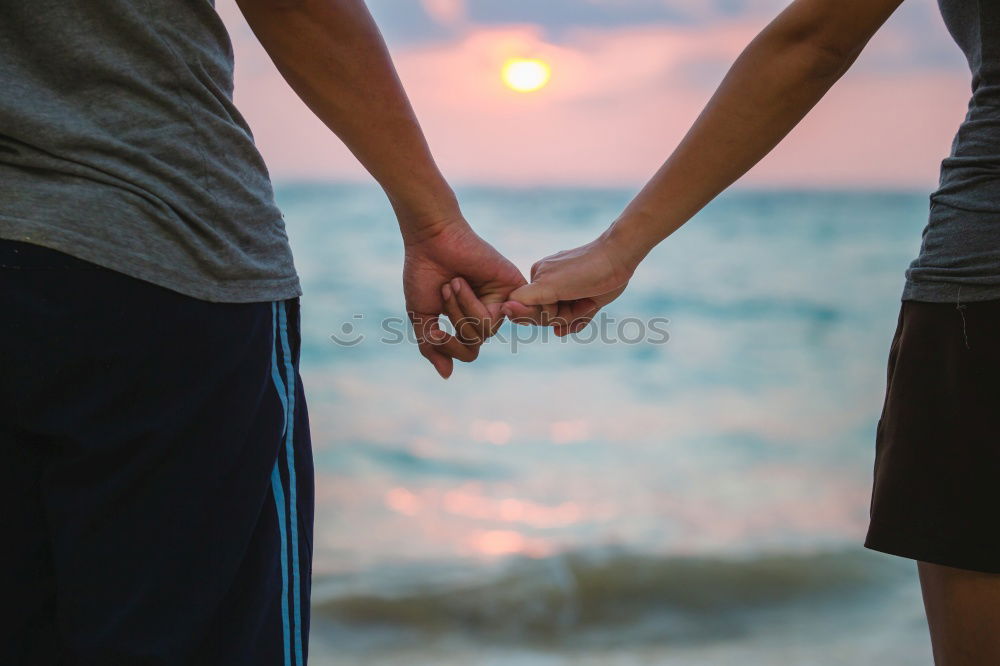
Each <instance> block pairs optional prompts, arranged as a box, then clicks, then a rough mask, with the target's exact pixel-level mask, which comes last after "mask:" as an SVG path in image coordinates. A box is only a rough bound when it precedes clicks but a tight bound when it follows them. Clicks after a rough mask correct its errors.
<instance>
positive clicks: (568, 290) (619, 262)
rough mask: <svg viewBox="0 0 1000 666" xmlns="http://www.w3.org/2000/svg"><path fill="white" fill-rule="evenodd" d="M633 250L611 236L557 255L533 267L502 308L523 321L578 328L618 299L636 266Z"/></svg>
mask: <svg viewBox="0 0 1000 666" xmlns="http://www.w3.org/2000/svg"><path fill="white" fill-rule="evenodd" d="M630 257H632V253H629V252H626V251H624V248H619V247H618V245H616V243H615V242H614V241H613V240H612V239H611V238H610V237H609V236H608V235H604V236H602V237H600V238H598V239H597V240H595V241H593V242H591V243H588V244H586V245H583V246H581V247H578V248H575V249H573V250H565V251H563V252H558V253H556V254H553V255H551V256H549V257H546V258H545V259H542V260H541V261H539V262H537V263H536V264H535V265H534V266H532V267H531V284H530V285H525V286H523V287H521V288H520V289H518V290H517V291H515V292H514V293H512V294H511V295H510V299H509V300H508V301H507V302H506V303H504V305H503V308H502V309H501V311H502V312H503V313H504V314H505V315H507V316H508V317H510V318H511V320H512V321H514V322H517V323H522V324H539V325H542V326H553V327H554V328H555V333H556V335H560V336H562V335H567V334H569V333H575V332H577V331H579V330H580V329H582V328H583V327H584V326H586V325H587V324H588V323H590V320H591V319H593V318H594V315H596V314H597V312H598V311H599V310H600V309H601V308H602V307H604V306H605V305H607V304H608V303H610V302H611V301H613V300H615V299H616V298H618V296H620V295H621V293H622V292H623V291H625V287H626V286H627V285H628V282H629V280H630V279H631V278H632V273H633V272H634V271H635V267H636V266H635V263H634V262H633V260H632V259H631V258H630Z"/></svg>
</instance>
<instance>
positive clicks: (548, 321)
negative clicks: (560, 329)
mask: <svg viewBox="0 0 1000 666" xmlns="http://www.w3.org/2000/svg"><path fill="white" fill-rule="evenodd" d="M540 307H541V309H542V313H541V318H542V326H559V325H560V323H561V322H560V320H559V309H560V307H559V303H542V304H541V305H540Z"/></svg>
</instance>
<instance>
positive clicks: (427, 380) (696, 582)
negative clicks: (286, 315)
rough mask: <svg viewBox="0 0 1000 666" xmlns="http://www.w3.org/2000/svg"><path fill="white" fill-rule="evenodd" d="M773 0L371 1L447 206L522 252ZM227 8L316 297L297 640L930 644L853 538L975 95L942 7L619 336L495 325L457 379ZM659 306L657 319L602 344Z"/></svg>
mask: <svg viewBox="0 0 1000 666" xmlns="http://www.w3.org/2000/svg"><path fill="white" fill-rule="evenodd" d="M784 4H785V3H784V2H781V1H780V0H546V1H545V2H538V1H537V0H464V1H463V0H422V1H418V0H370V2H369V5H370V6H371V8H372V10H373V13H374V14H375V15H376V18H377V20H378V21H379V24H380V26H381V27H382V29H383V31H384V32H385V35H386V39H387V41H388V43H389V46H390V49H391V50H392V51H393V54H394V57H395V58H396V61H397V65H398V67H399V70H400V74H401V76H402V78H403V81H404V83H405V84H406V86H407V88H408V90H409V92H410V94H411V96H412V98H413V102H414V105H415V107H416V109H417V112H418V114H419V115H420V117H421V120H422V122H423V124H424V126H425V129H426V132H427V134H428V138H429V140H430V142H431V145H432V147H433V148H434V150H435V154H436V155H437V157H438V159H439V162H440V164H441V166H442V168H443V169H444V171H445V173H446V174H447V175H448V176H449V177H450V178H451V179H452V180H453V182H454V184H455V185H456V187H457V189H458V191H459V195H460V197H461V199H462V202H463V207H464V210H465V213H466V215H467V216H468V218H469V219H470V220H471V222H472V224H473V225H474V226H475V228H476V229H477V230H478V231H479V232H480V233H481V234H482V235H483V236H485V237H486V238H487V239H489V240H490V241H491V242H493V243H494V244H495V245H496V246H497V247H498V248H499V249H500V250H501V251H503V252H505V253H506V254H508V256H509V257H510V258H511V259H512V260H513V261H515V263H517V264H518V265H519V266H520V267H521V268H522V269H524V270H527V268H528V267H529V266H530V265H531V263H532V262H533V261H535V260H536V259H538V258H540V257H541V256H543V255H546V254H549V253H551V252H554V251H556V250H560V249H564V248H568V247H572V246H575V245H578V244H580V243H583V242H587V241H589V240H591V239H592V238H593V237H594V236H596V235H597V234H598V233H599V232H600V231H601V230H603V229H604V228H605V227H606V226H607V225H608V224H609V222H610V221H611V220H612V219H614V217H615V216H616V215H617V214H618V213H619V212H620V210H621V209H622V207H623V206H624V205H625V203H626V202H627V201H628V199H629V198H630V196H631V195H632V194H633V193H634V192H635V191H636V190H637V189H638V188H639V186H640V185H641V184H642V182H643V181H644V180H645V178H647V177H648V176H649V175H650V174H651V173H652V172H653V170H655V168H656V167H657V166H658V165H659V163H660V162H662V160H663V159H664V158H665V157H666V156H667V155H668V153H669V152H670V150H671V149H672V148H673V146H674V145H675V144H676V142H677V141H678V140H679V139H680V137H681V136H682V134H683V132H684V131H685V130H686V129H687V127H688V126H689V124H690V122H691V121H692V120H693V119H694V117H695V115H696V114H697V113H698V111H699V110H700V108H701V106H702V105H703V104H704V102H705V101H707V98H708V96H709V95H710V94H711V92H712V90H713V89H714V87H715V86H716V85H717V84H718V82H719V81H720V80H721V78H722V76H723V74H724V73H725V71H726V68H727V66H728V64H729V63H730V62H731V61H732V60H733V59H734V58H735V57H736V55H737V54H738V53H739V51H740V50H741V49H742V48H743V47H744V46H745V45H746V43H747V42H748V41H749V40H750V39H751V38H752V37H753V35H754V34H755V33H756V32H757V31H758V30H759V29H760V28H761V27H763V26H764V25H765V24H766V23H767V21H768V20H770V18H771V17H772V16H773V15H774V14H776V13H777V12H778V11H780V9H781V8H782V7H783V6H784ZM219 10H220V12H221V13H222V14H223V16H224V18H225V19H226V21H227V23H228V25H229V26H230V29H231V31H232V34H233V40H234V47H235V51H236V59H237V87H236V95H237V102H238V104H239V105H240V107H241V109H242V110H243V112H244V114H245V115H246V116H247V119H248V121H249V122H250V125H251V127H252V128H253V129H254V133H255V136H256V139H257V142H258V145H259V146H260V148H261V150H262V152H263V153H264V155H265V157H266V158H267V160H268V163H269V165H270V168H271V171H272V176H273V177H274V179H275V181H276V183H277V197H278V202H279V204H280V205H281V207H282V209H283V211H284V213H285V217H286V220H287V224H288V229H289V235H290V237H291V240H292V244H293V246H294V249H295V251H296V257H297V264H298V268H299V271H300V272H301V275H302V278H303V282H304V287H305V293H306V295H305V297H304V299H303V313H304V319H303V329H304V330H303V336H304V342H303V361H302V367H303V376H304V382H305V384H306V389H307V391H308V392H309V409H310V414H311V418H312V422H313V443H314V447H315V457H316V472H317V483H318V487H317V525H316V534H315V544H314V547H315V562H314V577H315V579H314V609H315V612H314V617H313V632H312V633H313V637H312V648H311V649H312V655H313V658H312V663H314V664H318V665H319V666H324V665H343V666H347V665H351V664H387V665H393V664H400V665H402V664H406V665H407V666H422V665H425V664H426V665H431V664H434V665H439V664H444V665H447V664H470V665H479V664H484V665H485V664H491V665H492V664H496V665H504V666H506V665H518V666H521V665H526V666H531V665H539V666H542V665H545V666H549V665H553V666H555V665H561V664H602V665H603V664H608V665H613V664H623V665H626V664H628V665H631V664H665V665H688V664H712V665H722V664H740V665H741V666H743V665H749V666H753V665H756V664H761V665H763V664H778V663H795V664H799V665H807V664H816V665H828V664H829V665H832V664H838V665H839V664H844V663H856V664H874V663H878V664H880V665H881V666H894V665H903V664H906V665H907V666H913V665H917V666H919V665H921V664H926V665H929V664H930V663H931V659H930V656H929V655H930V651H929V642H928V640H927V638H926V629H925V626H924V623H923V616H922V608H921V605H920V595H919V589H918V587H917V582H916V575H915V571H914V567H913V565H912V563H910V562H906V561H900V560H895V559H893V558H890V557H887V556H882V555H879V554H875V553H870V552H867V551H865V550H864V549H863V548H861V546H860V543H861V541H862V539H863V535H864V531H865V528H866V521H867V511H868V503H869V484H870V478H871V470H872V463H873V458H874V453H873V439H874V430H875V423H876V421H877V419H878V415H879V410H880V408H881V404H882V397H883V391H884V385H885V360H886V356H887V353H888V345H889V341H890V339H891V337H892V333H893V330H894V326H895V323H896V316H897V313H898V302H899V295H900V291H901V288H902V284H903V271H904V270H905V268H906V266H907V265H908V263H909V261H910V260H911V259H912V258H913V257H914V256H915V254H916V252H917V249H918V247H919V242H920V231H921V229H922V227H923V225H924V222H925V220H926V215H927V195H928V194H929V193H930V191H931V190H932V189H933V187H934V185H935V183H936V176H937V169H938V165H939V163H940V160H941V159H942V158H943V157H944V156H945V155H946V154H947V152H948V149H949V145H950V141H951V137H952V135H953V133H954V131H955V129H956V128H957V126H958V123H959V122H960V120H961V118H962V115H963V113H964V109H965V104H966V101H967V97H968V89H969V84H968V74H967V70H966V69H965V64H964V61H963V60H962V56H961V54H960V53H959V51H958V50H957V48H956V47H955V46H954V45H953V44H952V43H951V41H950V38H949V36H948V35H947V32H946V30H945V28H944V26H943V25H942V23H941V19H940V17H939V16H938V14H937V9H936V6H935V4H934V3H933V0H907V2H905V3H904V6H903V8H902V9H901V10H900V11H899V12H898V13H897V15H896V16H894V17H893V18H892V19H891V21H890V22H889V24H888V25H887V26H886V27H885V28H884V29H883V31H882V32H881V33H880V34H879V35H878V36H877V37H876V38H875V40H874V41H873V42H872V44H871V45H870V47H869V48H868V50H867V51H866V52H865V53H864V54H863V55H862V57H861V59H860V61H859V62H858V64H857V66H856V67H855V69H854V70H853V71H852V72H850V73H849V74H848V75H847V76H846V77H845V79H844V80H843V81H842V82H841V83H840V84H839V85H838V87H837V88H836V89H835V90H834V91H833V93H831V95H830V96H829V97H828V98H827V99H826V100H824V101H823V102H822V103H821V104H820V105H819V107H818V108H817V109H816V111H815V112H814V114H813V115H812V116H811V117H810V118H809V119H807V120H806V121H805V122H804V123H803V125H802V126H801V127H800V128H799V129H797V130H796V131H795V132H794V133H793V135H792V136H791V137H789V139H788V140H787V141H786V143H785V144H784V145H782V146H781V147H779V149H778V150H777V151H775V153H774V154H773V155H771V156H770V157H768V158H767V159H766V160H764V161H763V162H762V163H761V164H760V165H759V166H758V167H757V168H756V169H755V170H754V171H753V172H752V173H751V174H749V175H748V176H747V177H746V178H745V179H744V180H743V181H741V183H740V184H738V186H737V187H735V188H734V189H733V190H731V191H730V192H727V193H726V194H725V195H723V196H722V197H721V198H720V199H719V200H717V201H716V202H714V203H713V204H711V205H710V206H709V207H708V208H707V209H706V210H705V211H703V212H702V213H701V214H699V215H698V216H697V218H696V219H695V220H693V221H692V222H691V223H690V224H689V225H688V226H686V227H685V228H683V229H682V230H681V231H679V232H678V233H677V234H675V235H674V236H672V237H671V238H670V239H668V240H667V241H666V242H665V243H664V244H663V245H662V246H661V247H659V248H658V249H657V250H656V251H654V253H653V254H652V255H651V256H650V257H649V259H648V260H647V261H646V263H645V264H644V265H643V266H642V267H641V268H640V270H639V272H638V274H637V276H636V278H635V280H634V281H633V283H632V285H631V286H630V288H629V290H628V291H627V292H626V293H625V295H624V296H623V297H622V298H621V299H619V300H618V301H616V302H615V303H614V304H613V305H612V306H611V307H610V308H608V310H607V316H608V317H609V318H613V319H614V320H615V321H616V323H613V324H611V325H610V330H611V335H610V336H606V338H611V339H604V340H602V339H601V336H595V334H594V332H593V331H591V332H589V333H587V332H585V333H583V334H581V335H580V336H578V339H576V340H568V341H564V340H557V339H554V338H551V337H549V338H544V337H541V336H539V335H535V336H534V338H533V339H525V338H526V337H527V335H528V333H527V332H526V331H518V332H517V333H519V334H520V335H521V339H518V340H516V341H515V340H513V339H512V335H513V334H514V333H515V332H514V331H512V330H511V328H510V326H509V325H507V326H505V327H504V329H503V330H502V331H501V336H500V338H499V339H496V340H493V341H491V342H490V343H489V344H488V345H486V347H485V348H484V350H483V353H482V355H481V358H480V360H479V361H478V362H477V363H476V364H475V365H473V366H462V367H459V368H458V369H457V370H456V373H455V375H454V377H453V378H452V379H451V380H449V381H448V382H444V381H441V380H439V379H438V378H437V377H436V375H435V374H434V372H433V370H432V368H431V367H430V365H429V364H427V363H426V362H425V361H424V360H423V359H422V358H421V357H420V356H419V355H418V354H417V352H416V349H415V346H414V345H412V344H410V343H409V342H405V341H404V342H401V343H398V344H389V343H387V342H385V339H387V338H395V339H396V341H397V342H398V336H395V335H394V334H392V331H393V330H397V331H398V330H402V329H401V328H400V326H399V324H398V323H393V322H394V321H396V322H398V320H393V319H392V318H398V317H401V316H403V315H404V309H403V302H402V295H401V290H400V271H401V258H402V247H401V243H400V240H399V238H398V233H397V232H396V230H395V222H394V220H393V217H392V214H391V211H390V209H389V206H388V205H387V203H386V201H385V198H384V196H383V195H382V193H381V192H380V191H379V190H378V189H377V188H375V187H374V186H373V185H371V184H370V182H369V180H368V178H367V177H366V176H365V174H364V173H363V171H362V170H361V169H360V168H359V167H358V166H357V165H356V164H355V162H354V160H353V158H352V157H351V156H350V154H349V153H348V152H347V151H346V150H345V149H344V148H343V147H342V146H341V145H340V144H339V142H338V141H337V140H336V138H335V137H332V136H331V135H330V133H329V132H328V131H326V130H325V128H323V127H322V125H321V124H320V123H319V122H318V121H316V120H315V119H314V118H312V116H311V115H310V114H309V112H308V111H307V110H306V109H305V107H304V106H303V105H302V104H301V103H300V102H299V101H297V99H296V98H295V97H294V96H293V94H292V93H291V92H289V91H288V89H287V88H286V86H285V84H284V83H283V82H282V81H281V79H280V77H279V76H278V74H277V73H276V72H275V70H274V68H273V66H272V65H271V63H270V62H269V61H268V59H267V56H266V55H265V54H264V53H263V52H262V51H261V49H260V48H259V46H257V44H256V41H255V39H254V38H253V35H252V33H251V32H250V31H249V29H248V28H247V27H246V25H245V24H244V23H243V21H242V19H241V17H240V16H239V14H238V11H237V10H236V9H235V6H234V4H233V3H231V2H228V1H224V2H219ZM653 317H659V318H664V319H667V320H669V323H668V324H666V325H665V326H662V328H663V329H664V330H666V331H667V332H668V336H653V337H654V338H655V339H649V338H646V339H645V340H644V341H640V342H632V343H626V342H623V341H621V340H618V341H617V342H616V341H614V340H613V338H615V337H617V336H616V335H615V333H618V334H621V333H622V329H620V328H617V326H618V323H617V322H622V321H623V320H626V319H628V318H638V319H639V320H640V321H648V320H649V319H650V318H653ZM386 319H389V320H390V321H389V323H388V324H387V325H388V327H389V328H388V331H387V330H385V329H384V328H383V321H384V320H386ZM632 321H634V320H632ZM630 325H631V326H633V328H631V329H628V332H627V333H626V335H627V336H628V337H629V338H630V340H634V339H635V338H636V337H642V336H641V335H639V336H637V335H636V333H635V332H636V331H637V330H638V329H637V328H636V326H639V325H637V324H634V323H633V324H630ZM647 332H648V329H647ZM334 335H336V336H338V337H340V338H341V339H345V340H354V341H356V344H352V345H338V344H336V343H335V342H334V341H333V340H332V338H331V336H334ZM595 337H596V338H597V339H595ZM665 337H669V339H668V340H666V341H664V338H665Z"/></svg>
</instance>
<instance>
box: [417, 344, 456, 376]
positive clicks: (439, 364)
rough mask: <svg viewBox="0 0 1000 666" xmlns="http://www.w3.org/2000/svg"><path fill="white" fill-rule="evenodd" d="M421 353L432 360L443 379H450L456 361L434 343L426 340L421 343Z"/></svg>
mask: <svg viewBox="0 0 1000 666" xmlns="http://www.w3.org/2000/svg"><path fill="white" fill-rule="evenodd" d="M419 349H420V355H421V356H423V357H424V358H426V359H427V360H428V361H430V362H431V365H433V366H434V369H435V370H437V373H438V374H439V375H441V379H448V378H449V377H451V373H452V372H454V370H455V361H454V360H452V359H451V358H449V357H447V356H445V355H444V354H442V353H440V352H438V351H437V350H436V349H435V348H434V345H432V344H430V343H429V342H425V343H422V344H420V345H419Z"/></svg>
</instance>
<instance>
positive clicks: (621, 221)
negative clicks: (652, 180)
mask: <svg viewBox="0 0 1000 666" xmlns="http://www.w3.org/2000/svg"><path fill="white" fill-rule="evenodd" d="M651 227H652V224H651V223H650V221H649V220H644V219H642V218H641V217H640V216H631V215H630V216H625V215H623V216H621V217H619V218H618V219H617V220H615V221H614V222H613V223H612V224H611V226H610V227H608V229H607V231H605V232H604V233H603V234H601V237H600V240H601V242H602V243H603V244H604V245H605V247H606V248H607V250H608V253H609V255H610V256H611V257H612V259H613V261H615V262H616V263H617V265H619V266H621V267H623V269H624V270H626V271H627V272H628V273H629V274H631V273H633V272H635V269H636V268H637V267H638V266H639V263H640V262H641V261H642V260H643V259H645V258H646V255H647V254H649V252H650V251H651V250H652V249H653V248H654V247H655V246H656V244H657V243H659V241H660V239H657V238H656V237H655V234H653V233H651Z"/></svg>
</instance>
